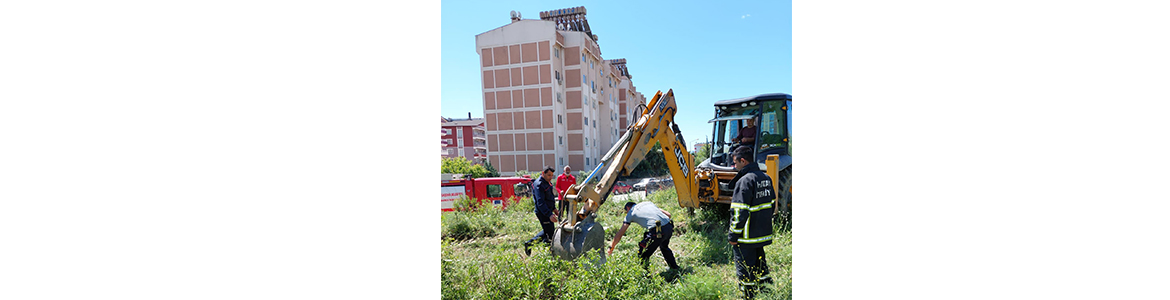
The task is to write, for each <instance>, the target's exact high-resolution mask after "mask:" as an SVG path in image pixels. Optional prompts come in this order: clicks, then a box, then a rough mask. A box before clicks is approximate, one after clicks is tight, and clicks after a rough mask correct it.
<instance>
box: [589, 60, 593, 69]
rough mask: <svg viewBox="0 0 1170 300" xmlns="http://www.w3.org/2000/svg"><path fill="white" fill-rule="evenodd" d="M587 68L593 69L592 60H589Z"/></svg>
mask: <svg viewBox="0 0 1170 300" xmlns="http://www.w3.org/2000/svg"><path fill="white" fill-rule="evenodd" d="M589 68H590V69H592V68H593V60H592V59H590V60H589Z"/></svg>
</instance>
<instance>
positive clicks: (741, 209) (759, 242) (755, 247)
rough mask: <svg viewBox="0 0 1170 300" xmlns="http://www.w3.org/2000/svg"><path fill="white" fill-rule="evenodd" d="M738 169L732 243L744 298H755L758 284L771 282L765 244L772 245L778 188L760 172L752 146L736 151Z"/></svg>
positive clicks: (733, 205) (733, 199)
mask: <svg viewBox="0 0 1170 300" xmlns="http://www.w3.org/2000/svg"><path fill="white" fill-rule="evenodd" d="M732 153H733V156H732V158H733V159H734V160H735V169H736V170H738V171H739V172H738V173H737V174H735V178H733V179H732V180H731V184H733V185H735V190H734V192H733V193H732V194H731V228H730V229H729V230H728V233H727V240H728V243H730V244H731V246H732V251H733V254H734V257H735V276H736V277H738V278H739V289H740V290H741V291H743V292H744V297H745V298H747V299H751V298H752V297H755V293H756V290H757V289H758V288H759V287H758V285H759V284H762V283H771V282H772V278H770V277H768V273H769V272H768V261H767V259H766V258H765V255H764V246H767V245H771V244H772V213H773V211H774V210H775V209H776V208H774V207H772V206H773V203H774V202H775V200H776V191H775V189H774V188H773V187H772V178H771V177H768V174H765V173H764V172H762V171H760V167H759V164H757V163H756V159H755V157H754V154H753V153H752V149H751V148H749V147H747V146H740V147H739V148H736V149H735V152H732Z"/></svg>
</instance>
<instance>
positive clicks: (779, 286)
mask: <svg viewBox="0 0 1170 300" xmlns="http://www.w3.org/2000/svg"><path fill="white" fill-rule="evenodd" d="M637 198H638V197H635V199H632V200H630V201H635V202H641V201H644V200H650V201H653V202H654V203H655V204H656V205H658V207H660V208H662V209H665V210H667V211H669V212H670V214H671V216H672V220H673V221H674V222H676V225H675V236H674V237H672V238H671V242H670V244H671V245H670V246H671V247H670V248H671V249H672V250H674V253H675V257H676V259H677V260H678V264H679V266H680V267H682V268H681V270H680V271H670V270H669V269H668V268H667V266H666V262H665V261H663V259H662V254H661V251H657V252H656V253H655V255H654V257H652V258H650V265H649V267H648V268H643V267H642V265H641V263H640V260H639V259H638V258H637V254H636V252H637V248H638V245H637V244H638V241H639V240H640V239H641V234H642V233H643V232H645V229H643V228H642V227H641V226H637V225H631V226H630V228H629V229H628V230H627V231H626V235H625V237H623V238H622V241H621V243H620V244H618V247H617V249H616V250H614V253H613V255H611V256H609V257H608V262H607V263H606V264H605V265H602V266H600V267H593V266H592V265H591V264H589V263H588V262H589V261H590V259H589V257H584V258H581V259H578V260H576V261H564V260H560V259H557V258H555V257H554V256H552V255H551V254H550V253H549V252H548V248H547V247H534V248H533V251H532V256H531V257H527V256H525V255H524V247H523V245H522V243H523V242H524V241H527V240H528V239H530V238H532V236H533V235H534V234H536V231H537V230H539V229H540V224H538V223H537V221H536V217H535V216H534V215H533V213H532V200H531V199H529V198H524V199H520V201H519V203H516V204H512V205H510V206H509V207H508V209H507V210H503V209H500V208H496V207H492V206H490V205H489V206H485V207H481V208H478V209H477V210H475V211H458V212H447V213H443V214H442V226H443V229H442V236H441V237H440V239H441V243H442V252H443V253H442V263H441V267H442V271H441V274H442V279H441V280H442V294H443V299H655V300H660V299H738V298H740V293H739V292H738V290H737V288H736V278H735V264H734V263H733V262H732V261H731V247H730V245H728V244H727V235H726V231H727V227H728V224H727V220H724V219H722V218H721V217H720V215H721V214H720V213H719V212H716V211H712V210H696V211H695V214H694V216H690V215H688V214H687V210H686V209H685V208H681V207H679V206H678V200H677V195H676V194H675V191H674V190H673V189H667V190H663V191H659V192H656V193H654V194H651V195H650V196H649V197H647V198H648V199H637ZM619 202H621V203H619ZM624 203H625V202H624V201H613V199H612V198H611V201H609V202H607V203H605V204H604V205H602V207H601V210H600V211H599V213H598V218H597V219H598V221H599V222H601V224H603V225H604V226H605V229H606V230H605V231H606V238H607V240H609V241H612V240H613V236H614V235H615V234H616V232H617V229H619V228H620V227H621V224H622V223H621V221H622V219H623V218H624V212H623V210H622V207H621V206H622V204H624ZM774 227H776V228H777V229H778V228H779V224H775V225H774ZM607 244H608V242H607ZM765 249H766V251H767V256H768V263H769V266H768V267H769V268H770V270H771V272H772V277H773V278H775V280H776V283H775V284H773V285H772V286H771V287H769V289H768V290H766V291H765V292H764V293H762V294H760V295H758V297H757V298H759V299H791V295H792V288H791V285H792V276H791V274H792V272H791V270H792V236H791V233H789V232H783V233H782V234H779V235H778V236H777V240H775V241H774V242H773V243H772V245H770V246H767V248H765Z"/></svg>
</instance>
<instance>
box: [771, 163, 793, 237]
mask: <svg viewBox="0 0 1170 300" xmlns="http://www.w3.org/2000/svg"><path fill="white" fill-rule="evenodd" d="M776 177H778V178H776V179H775V180H776V181H777V182H778V183H779V186H778V187H779V188H778V189H779V190H778V191H776V204H775V205H773V206H774V207H776V209H775V210H774V212H775V213H774V220H775V221H777V222H783V223H781V224H783V225H782V226H781V228H782V229H783V230H792V166H789V167H787V168H784V170H780V173H779V174H777V176H776Z"/></svg>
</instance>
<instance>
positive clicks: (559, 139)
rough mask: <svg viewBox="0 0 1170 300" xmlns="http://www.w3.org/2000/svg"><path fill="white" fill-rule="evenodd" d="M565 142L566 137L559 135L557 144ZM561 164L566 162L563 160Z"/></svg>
mask: <svg viewBox="0 0 1170 300" xmlns="http://www.w3.org/2000/svg"><path fill="white" fill-rule="evenodd" d="M564 144H565V137H563V136H559V135H558V136H557V145H564ZM561 164H565V163H563V162H562V163H561Z"/></svg>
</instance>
